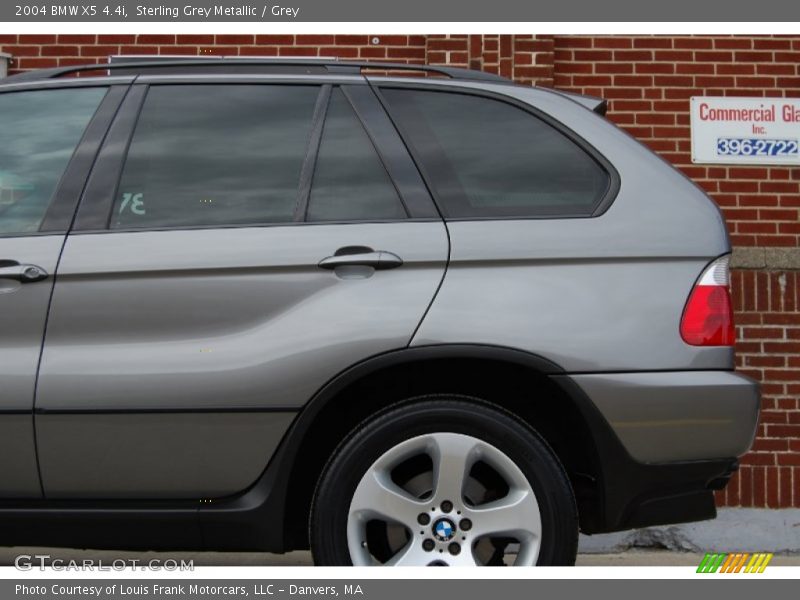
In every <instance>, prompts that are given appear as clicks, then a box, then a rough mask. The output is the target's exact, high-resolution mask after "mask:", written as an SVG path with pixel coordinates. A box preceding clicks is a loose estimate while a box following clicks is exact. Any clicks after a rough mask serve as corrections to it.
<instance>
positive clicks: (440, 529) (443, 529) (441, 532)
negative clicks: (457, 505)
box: [433, 518, 456, 542]
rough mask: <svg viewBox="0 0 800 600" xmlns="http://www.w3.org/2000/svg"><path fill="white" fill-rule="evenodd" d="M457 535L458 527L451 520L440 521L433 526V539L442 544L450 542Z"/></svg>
mask: <svg viewBox="0 0 800 600" xmlns="http://www.w3.org/2000/svg"><path fill="white" fill-rule="evenodd" d="M455 535H456V526H455V523H453V522H452V521H451V520H450V519H445V518H442V519H439V520H437V521H436V522H435V523H434V524H433V537H435V538H436V539H437V540H438V541H440V542H449V541H450V540H452V539H453V537H454V536H455Z"/></svg>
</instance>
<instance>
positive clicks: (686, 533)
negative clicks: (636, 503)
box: [579, 508, 800, 554]
mask: <svg viewBox="0 0 800 600" xmlns="http://www.w3.org/2000/svg"><path fill="white" fill-rule="evenodd" d="M631 548H650V549H666V550H671V551H674V552H712V551H716V552H774V553H776V554H778V553H780V554H800V509H797V508H791V509H780V510H770V509H760V508H724V509H720V510H719V516H718V517H717V518H716V519H714V520H712V521H700V522H698V523H685V524H682V525H666V526H662V527H647V528H645V529H635V530H633V531H623V532H619V533H607V534H602V535H592V536H586V535H581V537H580V545H579V552H582V553H586V554H608V553H616V552H625V551H626V550H629V549H631Z"/></svg>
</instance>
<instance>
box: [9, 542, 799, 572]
mask: <svg viewBox="0 0 800 600" xmlns="http://www.w3.org/2000/svg"><path fill="white" fill-rule="evenodd" d="M19 555H31V556H33V555H49V556H50V558H51V560H53V559H59V560H62V561H64V562H68V561H77V562H80V561H83V560H88V559H92V560H95V561H97V560H102V562H103V564H110V563H111V562H112V561H114V560H117V559H130V560H133V559H135V560H138V561H140V562H141V563H146V562H149V561H151V560H154V559H158V560H162V561H163V560H165V559H173V560H178V561H180V560H185V561H188V560H193V561H194V565H195V566H196V567H201V566H229V567H236V566H309V565H312V564H313V563H312V560H311V554H310V553H309V552H289V553H287V554H267V553H264V552H117V551H114V552H110V551H100V550H74V549H70V548H23V547H11V548H9V547H5V548H0V565H2V566H11V565H13V564H14V560H15V558H16V557H17V556H19ZM702 559H703V554H695V553H691V552H670V551H667V550H628V551H626V552H619V553H615V554H579V555H578V561H577V565H578V566H603V567H634V566H638V567H645V566H647V567H661V566H692V567H694V566H697V565H699V564H700V561H701V560H702ZM770 565H772V566H800V555H784V556H781V555H778V556H775V557H773V559H772V562H771V563H770Z"/></svg>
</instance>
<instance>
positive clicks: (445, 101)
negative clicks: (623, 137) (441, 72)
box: [382, 89, 609, 218]
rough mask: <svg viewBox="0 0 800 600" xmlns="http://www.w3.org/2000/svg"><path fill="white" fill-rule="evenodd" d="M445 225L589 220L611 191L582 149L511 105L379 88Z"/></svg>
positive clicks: (605, 176)
mask: <svg viewBox="0 0 800 600" xmlns="http://www.w3.org/2000/svg"><path fill="white" fill-rule="evenodd" d="M382 93H383V95H384V97H385V98H386V99H387V101H388V102H389V106H390V109H391V111H392V114H393V116H394V117H395V118H396V119H398V121H399V125H400V127H401V129H402V130H403V132H404V134H405V135H406V136H407V138H408V140H407V141H408V142H410V144H411V145H412V146H413V148H414V149H415V150H416V153H417V155H418V156H419V158H420V160H421V161H422V164H423V166H424V168H425V170H426V173H427V176H428V177H429V178H430V180H431V181H432V184H433V186H434V188H435V190H436V192H437V197H438V199H439V200H440V202H441V203H442V204H443V207H442V208H443V210H444V212H445V214H446V216H448V217H450V218H475V217H489V218H491V217H544V216H561V215H564V216H570V215H589V214H591V213H592V212H593V211H594V209H595V208H596V207H597V205H598V204H599V203H600V201H601V200H602V198H603V196H604V195H605V193H606V191H607V189H608V187H609V176H608V174H607V173H606V171H605V170H604V169H603V168H602V167H601V166H600V165H599V164H598V162H597V161H596V160H594V158H592V157H591V156H590V155H589V154H588V153H587V152H586V151H585V150H583V149H582V148H581V147H580V146H578V145H577V144H576V143H575V142H573V141H572V140H571V139H569V138H568V137H567V136H565V135H564V134H563V133H561V132H560V131H558V130H557V129H555V128H554V127H552V126H550V125H549V124H547V123H545V122H544V121H542V120H541V119H539V118H537V117H536V116H534V115H532V114H530V113H528V112H526V111H524V110H522V109H520V108H517V107H515V106H513V105H511V104H507V103H505V102H501V101H498V100H492V99H489V98H484V97H479V96H472V95H467V94H459V93H449V92H434V91H422V90H409V89H384V90H382Z"/></svg>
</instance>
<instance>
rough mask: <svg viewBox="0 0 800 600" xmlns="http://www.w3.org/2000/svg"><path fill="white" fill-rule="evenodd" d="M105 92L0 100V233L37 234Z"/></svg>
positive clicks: (26, 95) (37, 93)
mask: <svg viewBox="0 0 800 600" xmlns="http://www.w3.org/2000/svg"><path fill="white" fill-rule="evenodd" d="M105 93H106V89H105V88H80V89H63V90H42V91H35V92H15V93H9V94H0V233H30V232H35V231H38V230H39V226H40V225H41V223H42V220H43V219H44V216H45V213H46V212H47V209H48V207H49V206H50V202H51V201H52V198H53V193H54V192H55V190H56V186H57V185H58V181H59V179H61V176H62V175H63V174H64V170H65V169H66V168H67V163H68V162H69V159H70V158H71V157H72V154H73V152H74V151H75V148H76V146H77V145H78V142H79V141H80V139H81V136H82V135H83V131H84V129H86V126H87V125H88V124H89V120H90V119H91V118H92V115H93V114H94V112H95V110H96V109H97V106H98V105H99V104H100V100H101V99H102V98H103V96H104V95H105Z"/></svg>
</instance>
